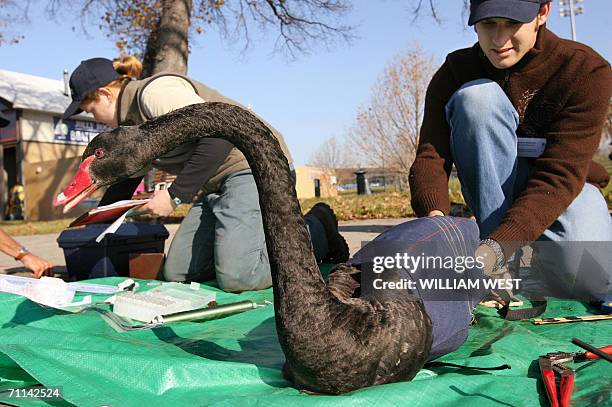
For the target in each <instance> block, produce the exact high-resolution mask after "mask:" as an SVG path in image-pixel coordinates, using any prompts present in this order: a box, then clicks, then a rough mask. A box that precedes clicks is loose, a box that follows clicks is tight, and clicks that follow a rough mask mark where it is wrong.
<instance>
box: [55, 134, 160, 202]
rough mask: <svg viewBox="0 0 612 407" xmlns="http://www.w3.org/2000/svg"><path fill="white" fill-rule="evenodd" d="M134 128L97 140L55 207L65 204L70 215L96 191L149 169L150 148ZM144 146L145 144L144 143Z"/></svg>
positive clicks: (98, 137)
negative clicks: (138, 138)
mask: <svg viewBox="0 0 612 407" xmlns="http://www.w3.org/2000/svg"><path fill="white" fill-rule="evenodd" d="M136 132H137V128H136V127H135V126H134V127H118V128H116V129H113V130H111V131H108V132H104V133H100V134H98V135H97V136H96V137H94V138H93V139H92V140H91V141H90V142H89V144H88V145H87V148H86V149H85V152H84V153H83V161H82V162H81V165H80V166H79V169H78V170H77V173H76V174H75V176H74V177H73V178H72V181H71V182H70V184H69V185H68V186H67V187H66V188H65V189H64V190H63V191H62V192H60V194H59V195H57V197H55V199H54V200H53V205H54V206H59V205H64V209H63V212H64V213H66V212H68V211H69V210H70V209H72V208H74V207H75V206H76V205H77V204H78V203H79V202H81V201H82V200H83V199H85V198H86V197H87V196H89V195H90V194H91V193H93V192H94V191H95V190H96V189H98V188H101V187H104V186H108V185H112V184H114V183H116V182H118V181H120V180H122V179H125V178H128V177H130V176H131V175H133V174H136V173H137V172H138V171H140V170H141V169H143V168H144V167H146V165H147V164H148V162H147V161H146V159H144V156H146V155H147V154H146V150H147V149H148V146H146V145H139V144H138V143H137V142H136V139H135V137H133V136H134V135H135V134H136ZM141 144H142V143H141Z"/></svg>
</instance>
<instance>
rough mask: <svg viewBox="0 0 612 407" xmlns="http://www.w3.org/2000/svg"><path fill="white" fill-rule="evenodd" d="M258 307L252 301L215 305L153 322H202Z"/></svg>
mask: <svg viewBox="0 0 612 407" xmlns="http://www.w3.org/2000/svg"><path fill="white" fill-rule="evenodd" d="M257 307H259V306H258V305H257V304H256V303H254V302H253V301H240V302H234V303H231V304H224V305H217V306H216V307H212V308H202V309H196V310H191V311H183V312H177V313H175V314H169V315H162V316H159V317H156V318H155V319H154V320H153V322H155V323H162V324H165V323H167V322H177V321H204V320H209V319H214V318H219V317H224V316H228V315H232V314H237V313H239V312H243V311H248V310H250V309H254V308H257Z"/></svg>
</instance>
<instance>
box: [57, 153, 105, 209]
mask: <svg viewBox="0 0 612 407" xmlns="http://www.w3.org/2000/svg"><path fill="white" fill-rule="evenodd" d="M94 158H95V156H93V155H90V156H89V157H87V158H86V159H85V160H83V162H82V163H81V165H80V166H79V169H78V171H77V173H76V174H75V176H74V178H72V182H70V185H68V186H67V187H66V189H64V191H63V192H60V193H59V195H58V196H56V197H55V199H54V200H53V206H59V205H64V209H63V211H62V212H63V213H66V212H68V211H69V210H70V209H72V208H74V207H75V206H76V205H77V204H78V203H79V202H81V201H82V200H83V199H85V197H87V196H88V195H90V194H91V193H92V192H93V191H95V190H96V189H97V186H96V184H95V182H94V181H93V180H92V179H91V176H90V175H89V166H90V165H91V162H92V161H93V160H94Z"/></svg>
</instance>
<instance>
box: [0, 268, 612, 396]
mask: <svg viewBox="0 0 612 407" xmlns="http://www.w3.org/2000/svg"><path fill="white" fill-rule="evenodd" d="M121 280H122V279H121V278H107V279H100V280H95V282H96V283H103V284H117V283H118V282H119V281H121ZM92 282H94V281H93V280H92ZM143 285H146V282H145V283H144V284H143ZM211 287H212V286H211ZM212 289H214V290H216V291H217V301H218V302H219V303H229V302H236V301H240V300H244V299H249V300H254V301H256V302H258V303H263V302H264V300H269V301H272V290H271V289H268V290H264V291H258V292H248V293H243V294H240V295H237V294H228V293H224V292H222V291H220V290H217V289H216V288H214V287H213V288H212ZM103 298H104V297H96V298H95V299H96V300H101V299H103ZM591 311H593V310H591V309H589V308H588V307H587V306H586V305H585V304H582V303H579V302H575V301H561V300H554V299H551V300H550V302H549V306H548V310H547V311H546V313H545V314H544V316H548V317H552V316H564V315H586V314H589V313H590V312H591ZM475 317H476V320H477V323H476V324H475V325H474V326H473V327H472V328H471V329H470V335H469V338H468V340H467V342H466V343H465V344H464V345H463V346H462V347H461V348H460V349H458V350H457V351H455V352H453V353H451V354H449V355H446V356H444V357H443V358H441V359H439V360H442V361H447V362H453V363H459V364H463V365H471V366H479V367H485V366H497V365H501V364H506V363H507V364H509V365H511V366H512V369H510V370H501V371H477V370H466V369H455V368H447V367H441V368H432V369H423V370H421V372H420V373H419V374H418V375H417V377H416V378H415V379H414V380H413V381H411V382H404V383H394V384H389V385H384V386H377V387H372V388H366V389H362V390H359V391H355V392H353V393H350V394H346V395H342V396H319V395H311V394H304V393H301V392H299V391H297V390H295V389H293V388H292V387H291V384H290V383H288V382H286V381H285V380H284V379H283V377H282V374H281V368H282V365H283V362H284V356H283V353H282V351H281V349H280V346H279V344H278V340H277V337H276V331H275V325H274V310H273V307H272V306H267V307H264V308H258V309H255V310H251V311H247V312H244V313H242V314H237V315H233V316H229V317H226V318H223V319H217V320H213V321H207V322H201V323H193V322H179V323H172V324H169V325H168V326H166V327H162V328H157V329H152V330H143V331H130V332H124V333H119V332H117V331H116V330H114V329H113V328H111V327H110V326H109V325H108V324H107V323H106V322H105V321H104V320H102V318H101V317H100V315H99V314H98V313H95V312H85V313H81V314H69V313H62V312H60V311H56V310H51V309H46V308H42V307H41V306H39V305H37V304H35V303H33V302H31V301H29V300H26V299H24V298H23V297H19V296H16V295H12V294H5V293H0V403H6V404H10V405H19V406H47V405H52V406H66V405H77V406H101V405H108V406H121V407H124V406H126V407H127V406H139V407H141V406H147V407H153V406H199V405H213V406H237V405H239V406H241V407H247V406H266V407H267V406H282V407H286V406H287V405H291V406H300V405H305V406H324V405H325V406H327V405H341V406H370V405H377V406H394V405H399V406H405V405H411V406H449V405H469V406H488V405H490V406H521V407H522V406H538V405H546V403H547V402H546V394H545V391H544V387H543V385H542V384H541V382H540V380H539V368H538V364H537V358H538V356H539V355H543V354H545V353H547V352H554V351H580V349H579V348H577V347H576V346H574V345H572V344H571V343H570V339H571V338H572V337H579V338H580V339H582V340H584V341H586V342H589V343H591V344H593V345H595V346H598V347H601V346H606V345H609V344H612V329H611V327H612V323H611V322H609V321H599V322H585V323H576V324H564V325H544V326H536V325H533V324H532V323H531V322H529V321H521V322H508V321H504V320H502V319H500V318H499V317H498V316H497V314H496V312H495V310H491V309H487V308H484V307H480V306H479V307H478V309H477V312H476V314H475ZM320 339H321V340H322V341H324V340H325V338H320ZM574 367H576V368H577V372H576V388H575V391H574V395H573V398H572V405H574V406H595V405H612V399H611V390H612V385H611V383H612V380H611V379H612V368H611V365H610V364H609V363H607V362H605V361H602V360H598V361H595V362H593V361H590V362H586V363H581V364H576V365H574ZM32 385H43V386H59V387H61V390H62V396H63V400H48V401H46V402H45V401H42V400H36V399H31V398H29V399H26V398H16V397H15V394H14V392H13V397H10V389H14V388H20V387H26V386H32Z"/></svg>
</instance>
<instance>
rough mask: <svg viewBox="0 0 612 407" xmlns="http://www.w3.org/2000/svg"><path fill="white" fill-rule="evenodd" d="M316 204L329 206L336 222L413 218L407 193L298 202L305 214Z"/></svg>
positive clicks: (348, 196) (348, 195)
mask: <svg viewBox="0 0 612 407" xmlns="http://www.w3.org/2000/svg"><path fill="white" fill-rule="evenodd" d="M317 202H325V203H327V204H329V206H331V207H332V208H333V209H334V213H335V214H336V217H337V218H338V220H353V219H381V218H403V217H407V216H413V212H412V208H411V207H410V194H409V193H408V192H379V193H375V194H371V195H357V194H356V193H348V194H342V195H338V196H337V197H334V198H312V199H302V200H300V205H301V207H302V211H303V212H304V213H306V212H307V211H308V210H309V209H310V208H311V207H312V206H313V205H314V204H315V203H317Z"/></svg>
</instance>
